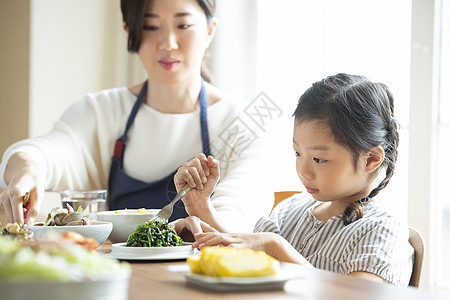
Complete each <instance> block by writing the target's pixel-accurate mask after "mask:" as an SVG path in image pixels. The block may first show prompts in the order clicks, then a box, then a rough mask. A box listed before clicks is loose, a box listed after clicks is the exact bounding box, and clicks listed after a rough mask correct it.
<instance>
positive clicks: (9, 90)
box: [0, 0, 450, 293]
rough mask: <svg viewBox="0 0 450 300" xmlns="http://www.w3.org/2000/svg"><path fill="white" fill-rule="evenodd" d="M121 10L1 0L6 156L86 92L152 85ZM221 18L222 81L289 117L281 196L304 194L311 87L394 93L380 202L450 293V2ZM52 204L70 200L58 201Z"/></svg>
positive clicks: (333, 3) (0, 133)
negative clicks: (300, 128)
mask: <svg viewBox="0 0 450 300" xmlns="http://www.w3.org/2000/svg"><path fill="white" fill-rule="evenodd" d="M119 4H120V1H119V0H95V1H92V0H65V1H59V0H0V91H1V96H0V113H1V117H0V153H3V152H4V151H5V150H6V148H7V147H8V146H9V145H10V144H11V143H13V142H15V141H18V140H21V139H24V138H27V137H33V136H37V135H41V134H44V133H46V132H47V131H49V130H50V129H51V127H52V124H53V123H54V122H55V121H56V120H57V119H58V118H59V117H60V115H61V114H62V113H63V111H64V110H66V109H67V108H68V107H69V106H70V105H71V104H72V103H74V102H75V101H77V100H79V99H81V98H82V97H83V96H84V95H85V94H86V93H89V92H96V91H98V90H101V89H107V88H112V87H116V86H124V85H132V84H136V83H138V82H140V81H143V80H144V79H145V73H144V71H143V70H142V69H141V67H140V64H139V61H138V58H137V56H136V55H130V54H128V53H127V50H126V35H125V32H124V31H123V29H122V19H121V12H120V5H119ZM216 15H217V17H218V18H219V28H218V30H217V34H216V38H215V40H214V42H213V43H212V45H211V47H210V48H209V50H210V53H209V67H210V69H211V71H212V74H213V82H214V84H215V85H216V86H217V87H219V88H220V89H222V90H223V91H225V92H226V93H227V94H229V95H232V96H233V97H235V98H237V99H240V101H242V102H243V103H244V104H245V103H249V104H250V103H252V101H254V100H255V99H256V98H257V97H258V96H260V95H261V93H264V94H263V95H265V97H267V98H268V99H270V100H271V101H272V102H273V103H275V104H276V105H277V106H278V107H279V109H280V110H281V111H282V113H281V114H277V115H268V116H266V124H267V126H266V127H265V128H264V130H263V134H265V135H267V137H268V138H270V139H271V141H273V142H272V143H271V145H272V146H271V147H270V149H261V151H265V152H266V153H267V154H268V155H269V157H271V158H272V159H273V162H271V163H270V166H271V167H270V169H269V170H268V171H269V172H268V173H269V174H268V176H267V178H268V179H267V180H268V181H270V183H271V184H272V185H273V186H274V191H275V190H276V191H282V190H300V189H301V188H302V187H301V185H300V184H299V181H298V178H297V175H296V173H295V167H294V166H295V163H294V155H293V151H292V128H293V119H292V117H291V116H292V113H293V111H294V109H295V106H296V102H297V100H298V98H299V97H300V95H301V94H302V93H303V92H304V90H305V89H306V88H308V87H309V86H310V85H311V84H312V83H313V82H315V81H317V80H320V79H322V78H323V77H325V76H327V75H332V74H336V73H339V72H345V73H353V74H362V75H365V76H367V77H369V79H371V80H372V81H379V82H383V83H385V84H386V85H388V86H389V87H390V88H391V90H392V92H393V94H394V97H395V99H396V110H397V115H398V118H399V120H400V123H401V125H402V130H401V143H400V156H399V161H398V163H397V166H396V168H397V169H396V175H395V176H394V178H393V179H392V180H391V183H390V184H389V186H388V188H387V189H386V191H383V192H382V193H380V196H381V198H382V199H383V200H384V201H385V202H386V203H387V204H388V205H389V206H390V207H392V211H393V212H394V214H396V215H397V216H398V217H399V218H400V219H401V220H402V221H403V222H405V223H408V224H409V225H411V226H413V227H415V228H417V229H418V230H419V231H420V232H421V233H422V234H423V235H424V237H425V240H426V243H427V252H426V258H425V270H424V271H423V276H424V277H423V285H422V286H423V287H424V288H426V289H430V290H437V291H440V292H442V293H446V291H447V290H448V289H450V273H449V271H448V270H450V260H449V259H448V257H447V256H446V253H448V252H449V251H450V235H449V234H448V232H450V196H449V194H448V193H447V192H446V189H445V185H446V184H448V183H449V182H450V176H449V175H448V170H449V169H450V160H448V159H447V156H446V153H447V151H448V148H449V147H450V99H449V98H450V89H449V85H448V82H450V61H449V54H450V24H449V18H448V16H450V1H449V0H398V1H391V0H376V1H375V0H372V1H371V0H315V1H306V0H245V1H242V0H217V11H216ZM443 16H446V18H444V17H443ZM445 82H447V84H446V85H445V84H444V83H445ZM80 122H82V120H80ZM281 174H282V176H281ZM46 198H48V201H47V199H46V202H47V203H52V201H53V202H55V203H58V205H59V202H58V201H59V196H58V194H55V193H51V191H49V193H48V195H46ZM48 205H49V206H50V207H53V205H52V204H48ZM0 221H1V220H0ZM438 262H439V263H438Z"/></svg>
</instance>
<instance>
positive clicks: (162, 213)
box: [150, 184, 191, 222]
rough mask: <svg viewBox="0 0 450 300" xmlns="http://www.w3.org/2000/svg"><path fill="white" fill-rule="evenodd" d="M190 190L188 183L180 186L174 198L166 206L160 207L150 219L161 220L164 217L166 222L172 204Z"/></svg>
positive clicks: (171, 210) (170, 214)
mask: <svg viewBox="0 0 450 300" xmlns="http://www.w3.org/2000/svg"><path fill="white" fill-rule="evenodd" d="M190 190H191V187H190V186H189V184H186V185H185V186H183V187H182V188H181V190H180V191H179V192H178V193H177V195H176V196H175V198H173V200H172V201H171V202H170V203H169V204H167V205H166V206H164V207H163V208H161V210H160V211H159V213H158V214H157V215H156V216H154V217H153V218H151V219H150V220H156V221H162V220H163V219H164V220H166V222H167V220H169V218H170V216H172V213H173V206H174V205H175V204H176V203H177V202H178V201H180V200H181V198H183V197H184V195H186V193H187V192H189V191H190Z"/></svg>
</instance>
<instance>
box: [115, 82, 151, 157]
mask: <svg viewBox="0 0 450 300" xmlns="http://www.w3.org/2000/svg"><path fill="white" fill-rule="evenodd" d="M147 86H148V80H146V81H145V82H144V85H143V86H142V88H141V91H140V92H139V95H138V98H137V100H136V102H135V103H134V106H133V109H132V110H131V113H130V116H129V117H128V121H127V126H126V127H125V132H124V133H123V134H122V136H121V137H120V138H119V139H117V140H116V145H115V146H114V157H116V158H118V159H120V160H122V158H123V151H124V150H125V143H126V142H127V139H128V130H129V129H130V127H131V125H133V122H134V118H136V115H137V112H138V110H139V107H140V106H141V103H142V101H143V100H144V97H145V94H146V93H147Z"/></svg>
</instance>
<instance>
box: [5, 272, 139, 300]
mask: <svg viewBox="0 0 450 300" xmlns="http://www.w3.org/2000/svg"><path fill="white" fill-rule="evenodd" d="M130 273H131V272H121V273H120V274H114V275H112V276H110V277H109V278H105V279H101V280H83V281H67V282H60V281H25V280H24V281H7V280H2V281H0V290H1V291H2V299H65V300H78V299H93V300H97V299H98V300H104V299H111V300H126V299H128V283H129V277H130Z"/></svg>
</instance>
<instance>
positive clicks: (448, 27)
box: [436, 0, 450, 289]
mask: <svg viewBox="0 0 450 300" xmlns="http://www.w3.org/2000/svg"><path fill="white" fill-rule="evenodd" d="M444 16H446V17H444ZM448 16H450V1H449V0H443V1H442V3H441V10H440V18H439V19H440V26H438V30H439V31H440V38H439V39H438V44H439V45H440V51H439V59H438V61H439V63H438V64H437V65H438V68H439V70H438V74H439V76H438V78H439V79H438V80H439V81H438V82H439V83H438V93H437V96H438V108H439V111H438V123H437V126H436V131H437V143H438V147H437V148H438V151H437V164H436V167H437V176H436V178H437V182H436V189H437V198H438V207H439V209H440V211H441V218H440V221H441V222H440V224H439V226H440V228H441V230H440V232H441V234H440V242H439V244H440V251H439V253H440V259H439V261H441V262H445V263H444V264H439V275H438V278H437V284H438V287H439V288H446V289H450V273H449V272H448V270H450V260H449V259H448V250H449V249H450V234H449V232H450V193H449V190H448V184H449V183H450V173H449V170H450V160H449V159H448V151H449V149H450V86H449V84H448V83H449V82H450V20H449V18H448Z"/></svg>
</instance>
